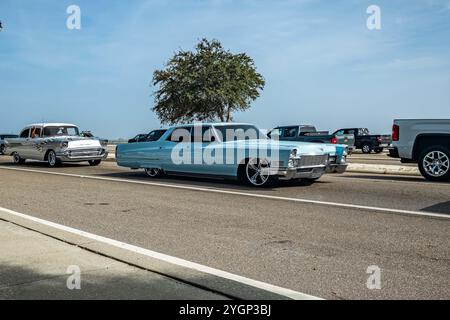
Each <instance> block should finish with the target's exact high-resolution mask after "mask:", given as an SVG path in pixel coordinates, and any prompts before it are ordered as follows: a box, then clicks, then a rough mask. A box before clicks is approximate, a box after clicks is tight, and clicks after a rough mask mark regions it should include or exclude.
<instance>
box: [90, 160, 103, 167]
mask: <svg viewBox="0 0 450 320" xmlns="http://www.w3.org/2000/svg"><path fill="white" fill-rule="evenodd" d="M88 162H89V165H90V166H91V167H96V166H98V165H99V164H100V163H102V160H89V161H88Z"/></svg>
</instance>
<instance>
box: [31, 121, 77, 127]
mask: <svg viewBox="0 0 450 320" xmlns="http://www.w3.org/2000/svg"><path fill="white" fill-rule="evenodd" d="M29 127H78V126H76V125H74V124H71V123H58V122H55V123H51V122H49V123H33V124H29V125H28V126H26V128H29Z"/></svg>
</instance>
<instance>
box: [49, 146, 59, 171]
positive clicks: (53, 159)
mask: <svg viewBox="0 0 450 320" xmlns="http://www.w3.org/2000/svg"><path fill="white" fill-rule="evenodd" d="M47 164H48V166H49V167H56V166H57V165H59V160H58V158H57V157H56V153H55V151H53V150H50V151H49V152H48V154H47Z"/></svg>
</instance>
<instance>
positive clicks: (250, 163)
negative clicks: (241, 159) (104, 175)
mask: <svg viewBox="0 0 450 320" xmlns="http://www.w3.org/2000/svg"><path fill="white" fill-rule="evenodd" d="M269 169H270V164H269V162H268V161H267V160H265V159H259V158H251V159H248V160H247V161H246V162H245V164H244V165H243V166H241V168H240V170H239V173H238V174H239V178H240V179H241V180H242V181H243V182H244V183H245V184H247V185H250V186H252V187H260V188H263V187H269V186H272V185H273V184H274V183H275V182H276V178H275V177H273V176H272V175H270V172H269Z"/></svg>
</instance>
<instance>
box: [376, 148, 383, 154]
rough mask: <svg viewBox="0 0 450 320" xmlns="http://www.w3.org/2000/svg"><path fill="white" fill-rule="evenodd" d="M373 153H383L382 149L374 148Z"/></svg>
mask: <svg viewBox="0 0 450 320" xmlns="http://www.w3.org/2000/svg"><path fill="white" fill-rule="evenodd" d="M374 152H375V153H382V152H383V148H375V150H374Z"/></svg>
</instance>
